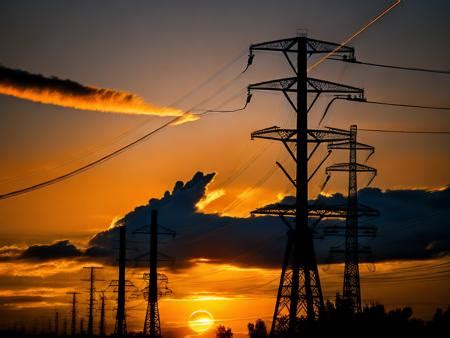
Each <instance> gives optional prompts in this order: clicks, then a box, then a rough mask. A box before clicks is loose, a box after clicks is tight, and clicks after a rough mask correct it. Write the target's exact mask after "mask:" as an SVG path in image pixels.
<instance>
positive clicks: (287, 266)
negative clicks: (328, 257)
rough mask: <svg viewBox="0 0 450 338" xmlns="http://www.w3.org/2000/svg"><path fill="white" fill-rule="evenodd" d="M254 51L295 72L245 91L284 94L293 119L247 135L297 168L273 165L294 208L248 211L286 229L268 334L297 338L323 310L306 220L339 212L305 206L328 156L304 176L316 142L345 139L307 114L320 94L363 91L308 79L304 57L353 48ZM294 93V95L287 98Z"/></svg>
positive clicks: (321, 45) (268, 45)
mask: <svg viewBox="0 0 450 338" xmlns="http://www.w3.org/2000/svg"><path fill="white" fill-rule="evenodd" d="M254 51H273V52H282V53H283V55H284V56H285V58H286V60H287V62H288V64H289V66H290V67H291V69H292V71H293V72H294V76H293V77H288V78H281V79H276V80H270V81H265V82H260V83H256V84H251V85H249V86H248V90H249V93H250V92H252V91H255V90H262V91H278V92H281V93H283V95H284V97H285V98H286V99H287V101H288V102H289V104H290V106H291V107H292V108H293V110H294V111H295V112H296V115H297V121H296V126H295V129H286V128H279V127H270V128H266V129H262V130H258V131H255V132H253V133H252V135H251V136H252V139H253V138H263V139H270V140H277V141H281V142H282V143H283V145H284V146H285V148H286V149H287V151H288V152H289V154H290V155H291V157H292V158H293V160H294V162H295V164H296V166H295V167H296V169H295V176H294V178H293V177H292V176H291V175H290V174H289V173H288V171H287V170H286V169H284V167H283V166H282V164H281V163H277V165H278V166H279V167H280V168H281V169H282V171H283V173H284V174H285V175H286V176H287V178H288V179H289V181H290V182H291V183H292V184H293V185H294V188H295V191H296V192H295V197H296V201H295V205H281V204H276V205H272V206H269V207H265V208H260V209H257V210H254V211H253V212H252V213H253V214H260V215H278V216H280V217H281V219H282V221H283V223H284V224H285V225H286V226H287V227H288V243H287V247H286V253H285V256H284V261H283V266H282V272H281V277H280V285H279V288H278V294H277V300H276V304H275V310H274V314H273V320H272V327H271V336H288V337H296V336H298V332H299V330H300V329H301V327H300V326H301V324H302V322H303V321H304V320H306V321H307V322H311V321H314V320H318V319H319V318H320V316H321V313H322V311H323V310H324V303H323V296H322V289H321V285H320V278H319V271H318V268H317V261H316V255H315V251H314V243H313V236H312V230H311V228H310V225H309V218H317V219H318V221H320V220H321V219H323V218H324V217H337V214H339V213H341V212H342V211H341V210H336V209H333V208H325V207H321V206H310V205H308V182H309V181H310V180H311V179H312V177H313V176H314V175H315V173H316V172H317V171H318V169H319V167H320V166H321V165H322V164H323V163H324V162H325V160H326V159H327V157H328V156H329V154H330V152H329V153H328V155H327V156H326V157H325V159H324V160H322V162H320V164H319V166H318V167H317V168H316V169H315V170H314V171H312V173H311V174H309V173H308V160H309V159H310V158H311V157H312V156H313V154H314V153H315V151H316V150H317V148H318V147H319V145H320V144H321V143H329V142H333V141H339V140H346V139H348V138H349V134H348V132H335V131H332V130H317V129H309V128H308V112H309V111H310V110H311V108H312V107H313V105H314V104H315V102H316V100H317V99H318V98H319V96H320V95H321V94H322V93H328V94H332V95H342V94H344V93H345V94H348V95H353V96H354V97H357V98H359V99H363V98H364V91H363V90H362V89H359V88H355V87H351V86H346V85H342V84H339V83H334V82H330V81H324V80H319V79H316V78H310V77H308V75H307V72H308V64H307V60H308V57H309V56H312V55H314V54H327V53H330V52H333V53H334V54H335V56H341V57H343V58H354V49H353V48H351V47H348V46H340V45H338V44H335V43H331V42H325V41H320V40H314V39H309V38H307V37H306V36H297V37H295V38H289V39H282V40H276V41H269V42H263V43H258V44H253V45H251V46H250V54H249V64H251V63H252V61H253V58H254V54H253V52H254ZM292 54H293V55H294V57H296V59H294V60H292V58H291V56H290V55H292ZM309 93H311V94H315V97H314V99H313V101H312V102H311V103H310V105H309V106H308V94H309ZM293 95H295V97H292V96H293ZM308 144H314V147H313V149H312V151H311V152H308Z"/></svg>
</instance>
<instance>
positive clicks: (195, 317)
mask: <svg viewBox="0 0 450 338" xmlns="http://www.w3.org/2000/svg"><path fill="white" fill-rule="evenodd" d="M213 324H214V317H213V316H212V314H211V313H209V312H208V311H205V310H198V311H194V312H192V313H191V316H190V317H189V327H190V328H191V329H192V330H193V331H195V332H197V333H200V334H201V333H204V332H206V331H208V330H209V329H210V328H211V327H212V326H213Z"/></svg>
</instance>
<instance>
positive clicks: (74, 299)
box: [67, 292, 80, 336]
mask: <svg viewBox="0 0 450 338" xmlns="http://www.w3.org/2000/svg"><path fill="white" fill-rule="evenodd" d="M67 294H69V295H72V322H71V326H70V334H71V335H72V336H75V335H76V333H77V332H76V331H77V328H76V325H77V295H78V294H80V293H79V292H68V293H67Z"/></svg>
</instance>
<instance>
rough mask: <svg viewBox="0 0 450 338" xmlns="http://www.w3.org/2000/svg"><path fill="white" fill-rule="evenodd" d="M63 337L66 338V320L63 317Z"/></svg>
mask: <svg viewBox="0 0 450 338" xmlns="http://www.w3.org/2000/svg"><path fill="white" fill-rule="evenodd" d="M63 336H64V337H66V336H67V318H65V317H64V321H63Z"/></svg>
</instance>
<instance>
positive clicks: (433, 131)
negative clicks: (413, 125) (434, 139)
mask: <svg viewBox="0 0 450 338" xmlns="http://www.w3.org/2000/svg"><path fill="white" fill-rule="evenodd" d="M358 130H361V131H367V132H376V133H399V134H441V135H449V134H450V130H391V129H367V128H358Z"/></svg>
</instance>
